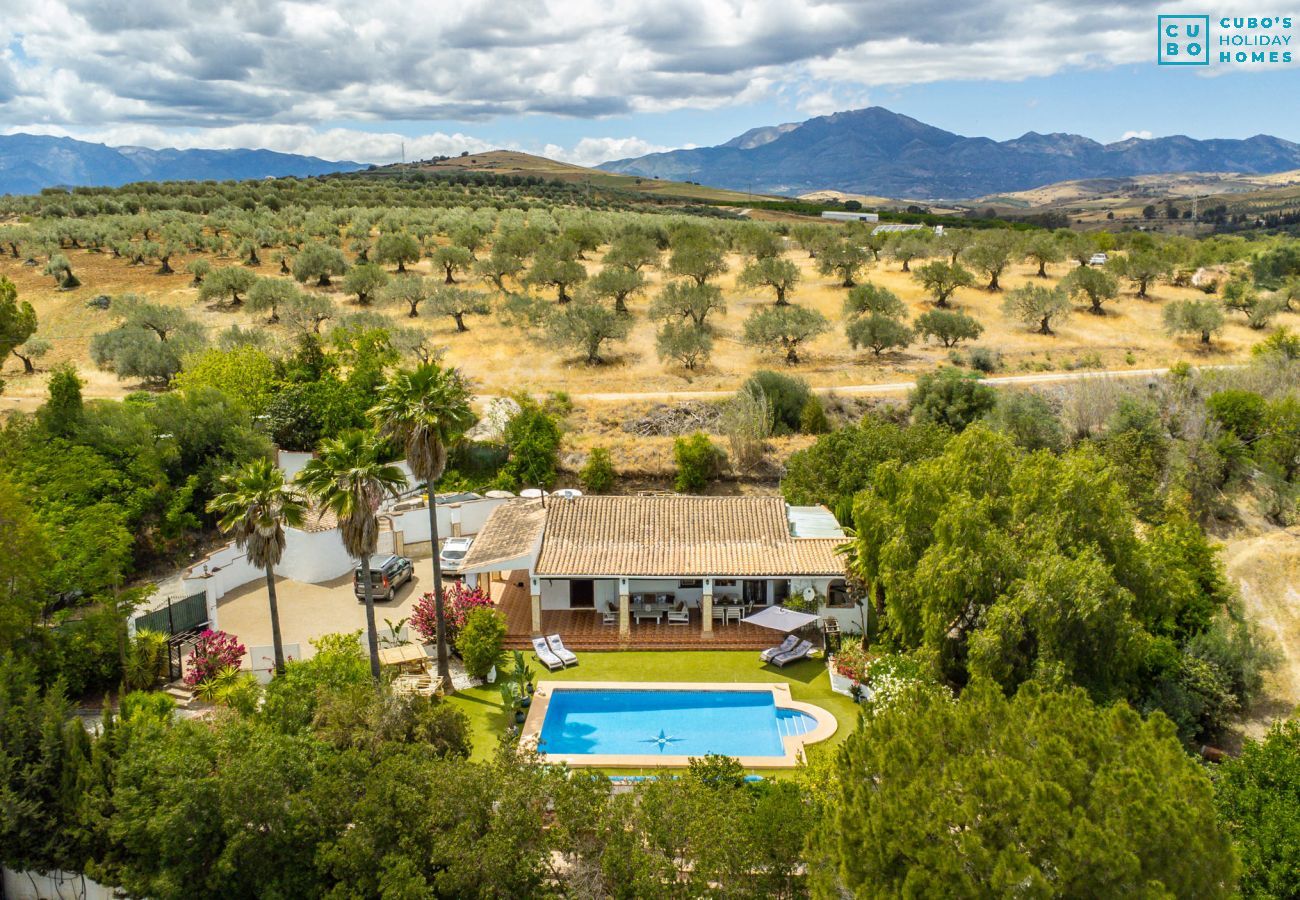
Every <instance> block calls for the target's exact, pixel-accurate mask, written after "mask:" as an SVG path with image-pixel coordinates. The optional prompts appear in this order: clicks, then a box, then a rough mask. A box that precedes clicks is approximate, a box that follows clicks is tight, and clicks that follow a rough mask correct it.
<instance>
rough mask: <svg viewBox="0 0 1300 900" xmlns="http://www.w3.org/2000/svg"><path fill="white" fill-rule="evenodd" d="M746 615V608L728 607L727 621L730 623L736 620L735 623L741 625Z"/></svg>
mask: <svg viewBox="0 0 1300 900" xmlns="http://www.w3.org/2000/svg"><path fill="white" fill-rule="evenodd" d="M744 615H745V610H744V607H740V606H728V607H727V621H728V622H730V621H732V620H733V619H734V620H735V622H736V624H737V625H739V624H740V620H741V619H742V618H744Z"/></svg>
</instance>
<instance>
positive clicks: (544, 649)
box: [533, 637, 564, 672]
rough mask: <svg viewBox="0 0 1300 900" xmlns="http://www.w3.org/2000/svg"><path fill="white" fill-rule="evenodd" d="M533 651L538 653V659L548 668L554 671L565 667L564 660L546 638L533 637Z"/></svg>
mask: <svg viewBox="0 0 1300 900" xmlns="http://www.w3.org/2000/svg"><path fill="white" fill-rule="evenodd" d="M533 652H534V653H536V654H537V661H538V662H540V663H541V664H542V665H544V666H546V668H547V669H548V670H549V671H551V672H554V671H555V670H556V669H563V668H564V660H562V659H560V658H559V657H558V656H556V655H555V654H554V653H553V652H551V648H550V647H549V646H548V645H547V643H546V638H540V637H535V638H533Z"/></svg>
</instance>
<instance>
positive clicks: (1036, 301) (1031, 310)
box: [1002, 284, 1070, 334]
mask: <svg viewBox="0 0 1300 900" xmlns="http://www.w3.org/2000/svg"><path fill="white" fill-rule="evenodd" d="M1002 313H1003V315H1005V316H1006V317H1007V318H1008V319H1012V320H1014V321H1017V322H1023V323H1024V324H1026V325H1033V326H1037V328H1036V330H1037V332H1038V333H1039V334H1052V320H1053V319H1056V320H1058V321H1059V320H1061V319H1064V318H1065V317H1066V316H1068V315H1069V314H1070V295H1069V294H1067V293H1066V292H1065V290H1064V289H1063V288H1061V287H1060V285H1057V286H1056V287H1050V288H1049V287H1044V286H1042V285H1040V284H1026V285H1023V286H1022V287H1018V288H1016V289H1015V290H1013V291H1012V292H1011V293H1009V294H1007V296H1006V299H1005V300H1003V301H1002Z"/></svg>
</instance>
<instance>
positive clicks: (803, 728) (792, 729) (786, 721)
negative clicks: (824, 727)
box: [776, 712, 816, 737]
mask: <svg viewBox="0 0 1300 900" xmlns="http://www.w3.org/2000/svg"><path fill="white" fill-rule="evenodd" d="M815 724H816V723H815V722H813V720H812V719H810V718H809V717H808V716H805V715H804V714H803V713H798V712H796V713H794V714H793V715H785V714H784V713H778V714H777V717H776V730H777V733H779V734H780V735H781V737H797V736H798V735H801V734H807V733H808V732H809V731H810V730H811V729H812V727H813V726H814V725H815Z"/></svg>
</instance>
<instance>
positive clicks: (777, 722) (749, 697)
mask: <svg viewBox="0 0 1300 900" xmlns="http://www.w3.org/2000/svg"><path fill="white" fill-rule="evenodd" d="M815 725H816V720H815V719H813V717H812V716H809V715H807V714H805V713H803V712H800V711H798V710H793V709H777V707H776V702H775V700H774V699H773V696H772V692H771V691H692V690H681V691H675V690H592V689H578V688H555V689H554V690H553V691H552V693H551V702H550V705H549V706H548V707H547V710H546V720H545V721H544V722H543V723H542V733H541V735H540V743H539V745H538V748H537V749H538V750H540V751H541V752H542V753H554V754H566V755H578V754H620V755H621V754H637V755H644V754H659V755H663V756H703V755H704V754H706V753H720V754H723V755H725V756H784V755H785V747H784V746H782V744H781V737H782V735H789V734H803V733H805V732H807V731H810V730H811V729H812V728H813V727H814V726H815Z"/></svg>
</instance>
